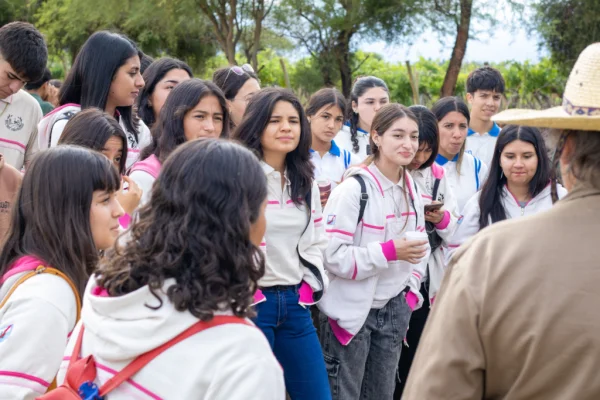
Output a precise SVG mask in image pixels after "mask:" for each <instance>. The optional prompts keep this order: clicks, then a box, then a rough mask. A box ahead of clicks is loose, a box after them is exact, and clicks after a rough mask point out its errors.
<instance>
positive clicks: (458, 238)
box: [446, 184, 567, 264]
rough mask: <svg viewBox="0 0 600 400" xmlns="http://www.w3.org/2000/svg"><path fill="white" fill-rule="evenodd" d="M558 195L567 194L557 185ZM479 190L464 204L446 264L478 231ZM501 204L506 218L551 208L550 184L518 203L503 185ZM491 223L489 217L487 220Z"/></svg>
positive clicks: (479, 213) (524, 215) (449, 246)
mask: <svg viewBox="0 0 600 400" xmlns="http://www.w3.org/2000/svg"><path fill="white" fill-rule="evenodd" d="M557 191H558V197H559V198H561V199H562V198H563V197H564V196H566V195H567V190H566V189H565V188H564V187H562V186H561V185H558V187H557ZM480 195H481V192H477V193H475V195H473V197H471V199H470V200H469V201H468V202H467V204H466V205H465V209H464V211H463V215H462V216H461V217H460V219H459V221H458V228H457V229H456V232H455V233H454V236H452V239H451V240H450V244H449V245H448V248H449V251H448V252H447V253H446V263H447V264H448V263H449V262H450V260H451V259H452V256H453V255H454V253H455V252H456V250H457V249H458V248H459V247H460V246H461V245H462V244H463V243H464V242H466V241H467V240H468V239H469V238H471V237H472V236H474V235H475V234H476V233H477V232H479V217H480V215H481V209H480V208H479V197H480ZM501 201H502V206H503V207H504V210H505V212H506V218H507V219H513V218H520V217H526V216H529V215H534V214H537V213H539V212H542V211H546V210H549V209H550V208H552V197H551V196H550V184H548V186H546V188H545V189H544V190H542V191H541V192H540V193H539V194H538V195H537V196H535V197H534V198H533V199H531V200H529V201H528V202H527V203H525V204H521V203H519V201H518V200H517V198H516V197H515V196H514V195H513V194H512V193H511V192H510V190H508V187H507V186H506V185H505V186H504V190H503V196H502V199H501ZM489 223H490V224H491V223H492V221H491V219H490V220H489Z"/></svg>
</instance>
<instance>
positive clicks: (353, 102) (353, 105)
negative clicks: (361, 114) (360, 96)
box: [352, 100, 358, 114]
mask: <svg viewBox="0 0 600 400" xmlns="http://www.w3.org/2000/svg"><path fill="white" fill-rule="evenodd" d="M352 111H353V112H354V113H356V114H358V104H357V103H356V102H355V101H354V100H352Z"/></svg>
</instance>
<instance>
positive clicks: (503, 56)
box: [359, 24, 548, 62]
mask: <svg viewBox="0 0 600 400" xmlns="http://www.w3.org/2000/svg"><path fill="white" fill-rule="evenodd" d="M538 42H539V39H538V38H537V37H536V36H535V35H531V34H530V33H528V32H527V31H526V30H525V29H520V30H516V31H515V32H513V31H511V30H510V28H509V27H503V26H502V25H501V24H498V26H496V27H495V28H494V29H493V31H491V32H488V33H487V34H483V35H479V37H475V38H470V39H469V41H468V43H467V53H466V55H465V60H464V61H465V62H469V61H476V62H485V61H488V62H500V61H509V60H514V61H518V62H523V61H526V60H529V61H532V62H536V61H538V60H539V59H540V58H542V57H544V56H547V55H548V54H547V51H546V50H544V49H542V50H541V51H540V50H539V48H538ZM453 46H454V37H448V38H445V40H444V44H441V43H440V41H439V39H438V36H437V35H435V34H434V33H433V32H431V31H430V32H426V33H425V34H423V35H421V37H419V38H418V39H417V40H416V41H415V43H414V44H413V45H412V46H408V45H392V46H387V44H386V43H385V42H383V41H379V42H374V43H363V44H361V45H360V46H359V48H360V49H361V50H363V51H370V52H375V53H379V54H381V55H382V56H383V57H384V59H385V60H386V61H390V62H403V61H405V60H407V59H408V60H409V61H411V62H415V61H418V60H419V57H421V56H422V57H424V58H430V59H441V60H448V59H450V56H451V54H452V47H453Z"/></svg>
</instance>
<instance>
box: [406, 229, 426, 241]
mask: <svg viewBox="0 0 600 400" xmlns="http://www.w3.org/2000/svg"><path fill="white" fill-rule="evenodd" d="M404 237H405V238H406V240H408V241H409V242H412V241H413V240H429V238H428V237H427V233H426V232H416V231H408V232H404Z"/></svg>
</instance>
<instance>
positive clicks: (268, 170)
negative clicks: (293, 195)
mask: <svg viewBox="0 0 600 400" xmlns="http://www.w3.org/2000/svg"><path fill="white" fill-rule="evenodd" d="M260 166H261V167H262V169H263V171H264V173H265V175H266V176H267V177H268V176H269V175H271V174H272V173H273V172H277V171H275V168H273V167H271V166H270V165H269V164H267V163H266V162H264V161H261V162H260ZM283 176H284V178H285V181H286V183H287V184H288V185H290V184H291V182H290V180H289V178H288V176H287V169H286V170H285V172H284V173H283Z"/></svg>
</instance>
